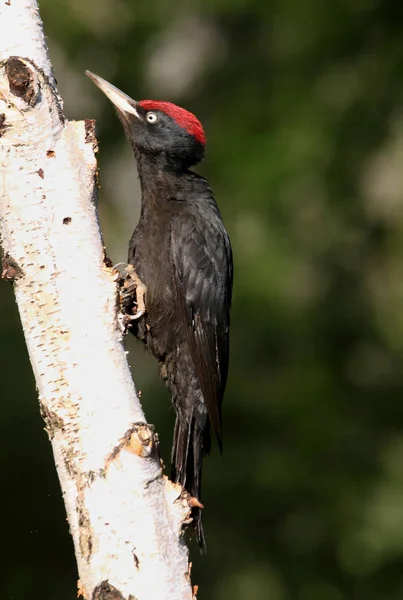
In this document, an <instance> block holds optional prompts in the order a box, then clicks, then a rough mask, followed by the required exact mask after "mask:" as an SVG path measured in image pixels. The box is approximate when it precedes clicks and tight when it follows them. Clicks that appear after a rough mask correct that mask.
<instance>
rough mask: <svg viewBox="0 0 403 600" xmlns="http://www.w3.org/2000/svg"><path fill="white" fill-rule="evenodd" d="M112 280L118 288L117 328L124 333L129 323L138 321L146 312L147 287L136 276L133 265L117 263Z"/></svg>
mask: <svg viewBox="0 0 403 600" xmlns="http://www.w3.org/2000/svg"><path fill="white" fill-rule="evenodd" d="M113 278H114V280H115V281H116V283H117V284H118V286H119V307H120V314H119V316H118V322H119V327H120V329H121V330H122V332H123V333H126V331H127V329H128V328H129V327H130V323H131V322H132V321H135V320H137V319H140V317H142V316H143V315H144V314H145V312H146V304H145V295H146V292H147V287H146V286H145V285H144V283H143V282H142V281H141V279H140V277H139V276H138V275H137V273H136V271H135V270H134V267H133V265H128V264H125V263H118V264H117V265H115V266H114V267H113ZM134 309H135V312H133V311H134Z"/></svg>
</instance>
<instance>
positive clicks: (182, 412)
mask: <svg viewBox="0 0 403 600" xmlns="http://www.w3.org/2000/svg"><path fill="white" fill-rule="evenodd" d="M89 75H90V77H91V78H92V79H93V80H94V82H95V83H96V84H97V85H98V87H100V89H101V90H102V91H103V92H104V93H105V94H106V95H107V96H108V97H109V99H110V100H111V101H112V102H113V103H114V105H115V106H116V108H117V111H118V115H119V117H120V119H121V121H122V123H123V126H124V129H125V132H126V135H127V137H128V139H129V141H130V143H131V145H132V147H133V150H134V154H135V158H136V161H137V167H138V173H139V177H140V183H141V193H142V202H141V215H140V220H139V223H138V225H137V227H136V229H135V231H134V233H133V236H132V238H131V240H130V245H129V255H128V262H129V264H131V265H133V266H134V269H135V271H136V273H137V275H138V277H139V278H140V279H141V281H142V282H143V283H144V284H145V286H146V288H147V291H146V296H145V304H146V314H145V318H141V319H139V320H138V321H134V322H133V325H132V331H133V333H135V335H137V337H138V338H140V339H141V340H142V341H143V343H144V344H145V345H146V347H147V349H148V350H149V351H150V352H151V353H152V354H153V356H154V357H155V358H156V359H157V360H158V361H159V365H160V370H161V375H162V377H163V379H164V380H165V383H166V385H167V387H168V389H169V391H170V393H171V395H172V402H173V405H174V407H175V411H176V422H175V429H174V436H173V445H172V455H171V462H172V479H173V480H174V481H177V482H180V483H181V484H182V486H183V487H184V488H185V489H186V490H187V491H188V492H189V493H190V494H191V496H192V497H194V498H196V499H198V500H199V501H200V494H201V472H202V459H203V456H205V455H206V454H207V453H208V452H209V450H210V426H211V427H212V428H213V430H214V432H215V434H216V436H217V439H218V443H219V446H220V449H221V444H222V442H221V440H222V422H221V405H222V400H223V395H224V390H225V385H226V381H227V372H228V357H229V323H230V306H231V295H232V279H233V267H232V252H231V245H230V241H229V237H228V234H227V231H226V229H225V227H224V224H223V221H222V218H221V215H220V212H219V210H218V207H217V204H216V202H215V199H214V195H213V193H212V191H211V190H210V188H209V185H208V182H207V181H206V180H205V179H204V178H202V177H200V176H199V175H197V174H196V173H194V172H192V171H190V170H189V168H190V167H191V166H192V165H193V164H196V163H198V162H199V161H200V160H201V159H202V158H203V155H204V144H205V138H204V132H203V129H202V127H201V124H200V123H199V121H198V120H197V119H196V117H194V116H193V115H192V114H191V113H188V112H187V111H185V110H184V109H181V108H179V107H177V106H175V105H173V104H170V103H166V102H157V101H150V100H146V101H140V102H135V101H134V100H132V99H131V98H129V97H128V96H126V95H125V94H123V92H121V91H120V90H117V88H115V87H114V86H112V85H111V84H109V83H107V82H105V81H104V80H102V79H101V78H99V77H97V76H94V75H92V74H89ZM194 517H195V527H196V533H197V539H198V543H199V545H200V546H201V547H204V545H205V542H204V535H203V528H202V521H201V511H200V509H199V508H197V506H196V508H194Z"/></svg>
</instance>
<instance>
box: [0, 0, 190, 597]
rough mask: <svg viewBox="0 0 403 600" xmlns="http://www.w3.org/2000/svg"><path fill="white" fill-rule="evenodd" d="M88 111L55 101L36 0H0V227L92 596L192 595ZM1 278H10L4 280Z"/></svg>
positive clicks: (5, 265)
mask: <svg viewBox="0 0 403 600" xmlns="http://www.w3.org/2000/svg"><path fill="white" fill-rule="evenodd" d="M96 151H97V141H96V137H95V133H94V121H92V120H86V121H83V122H69V121H67V120H66V119H65V117H64V115H63V111H62V102H61V99H60V97H59V95H58V92H57V89H56V84H55V80H54V77H53V73H52V69H51V65H50V62H49V58H48V54H47V48H46V44H45V39H44V35H43V31H42V24H41V21H40V17H39V12H38V7H37V4H36V1H35V0H19V2H13V1H12V2H4V0H3V2H1V0H0V168H1V179H0V181H1V185H0V200H1V201H0V234H1V240H2V247H3V262H2V277H3V279H5V280H8V281H11V282H13V286H14V290H15V296H16V301H17V304H18V309H19V313H20V317H21V323H22V326H23V330H24V335H25V339H26V343H27V347H28V352H29V356H30V360H31V364H32V368H33V371H34V374H35V378H36V384H37V388H38V392H39V402H40V410H41V414H42V417H43V419H44V421H45V424H46V431H47V433H48V436H49V439H50V441H51V444H52V449H53V453H54V457H55V463H56V467H57V471H58V475H59V479H60V484H61V488H62V492H63V497H64V501H65V506H66V511H67V516H68V521H69V525H70V531H71V534H72V537H73V541H74V547H75V552H76V556H77V564H78V571H79V577H80V581H79V592H80V593H81V594H82V595H83V596H84V597H85V598H86V599H87V600H123V599H124V600H146V599H147V600H148V599H153V600H168V599H169V600H176V599H178V600H179V599H180V600H183V599H191V598H192V589H191V585H190V571H189V565H188V552H187V548H186V545H185V543H184V541H183V537H182V528H183V524H184V523H185V522H186V521H187V520H188V518H189V506H188V504H187V501H186V499H185V498H184V496H183V494H182V493H181V492H182V490H181V488H180V487H179V486H178V485H174V484H173V483H171V482H170V481H168V479H167V478H166V477H164V475H163V473H162V467H161V463H160V460H159V456H158V449H157V438H156V434H154V431H153V428H152V426H150V425H147V423H146V419H145V416H144V413H143V411H142V408H141V405H140V402H139V400H138V397H137V395H136V392H135V388H134V385H133V382H132V378H131V374H130V371H129V368H128V365H127V361H126V355H125V350H124V347H123V345H122V342H121V339H120V333H119V330H118V326H117V319H116V284H115V283H114V282H113V279H112V276H111V268H110V263H109V261H107V260H106V259H105V253H104V248H103V244H102V237H101V232H100V229H99V224H98V220H97V213H96V202H97V185H96V181H97V164H96V159H95V152H96ZM3 285H5V283H3Z"/></svg>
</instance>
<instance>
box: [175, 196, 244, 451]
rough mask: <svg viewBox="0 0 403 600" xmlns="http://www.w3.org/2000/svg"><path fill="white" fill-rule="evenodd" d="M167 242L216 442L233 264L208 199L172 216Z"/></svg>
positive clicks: (180, 308)
mask: <svg viewBox="0 0 403 600" xmlns="http://www.w3.org/2000/svg"><path fill="white" fill-rule="evenodd" d="M171 247H172V260H173V272H174V283H175V287H176V293H177V297H178V299H179V303H178V311H179V316H180V319H181V321H182V323H184V325H185V328H186V332H187V333H186V335H187V341H188V344H189V347H190V352H191V356H192V360H193V362H194V365H195V367H196V373H197V376H198V379H199V383H200V386H201V389H202V392H203V397H204V401H205V403H206V407H207V411H208V414H209V418H210V422H211V424H212V426H213V429H214V431H215V433H216V435H217V439H218V443H219V445H220V448H221V437H222V427H221V404H222V399H223V395H224V390H225V385H226V382H227V373H228V359H229V321H230V307H231V297H232V272H233V268H232V251H231V244H230V241H229V238H228V234H227V232H226V230H225V227H224V224H223V222H222V219H221V215H220V213H219V211H218V208H217V206H216V204H215V201H214V200H213V199H211V201H209V202H206V203H203V205H201V204H200V205H198V203H197V204H196V202H195V203H192V205H191V206H190V207H189V208H188V209H184V210H182V211H180V213H179V214H177V215H176V216H175V217H174V219H173V222H172V229H171Z"/></svg>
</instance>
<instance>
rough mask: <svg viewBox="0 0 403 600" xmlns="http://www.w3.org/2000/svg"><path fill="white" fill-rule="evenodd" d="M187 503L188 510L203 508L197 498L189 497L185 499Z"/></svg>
mask: <svg viewBox="0 0 403 600" xmlns="http://www.w3.org/2000/svg"><path fill="white" fill-rule="evenodd" d="M187 502H188V505H189V507H190V508H201V509H203V508H204V505H203V504H202V503H201V502H200V500H199V499H198V498H196V496H190V497H189V498H188V499H187Z"/></svg>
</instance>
